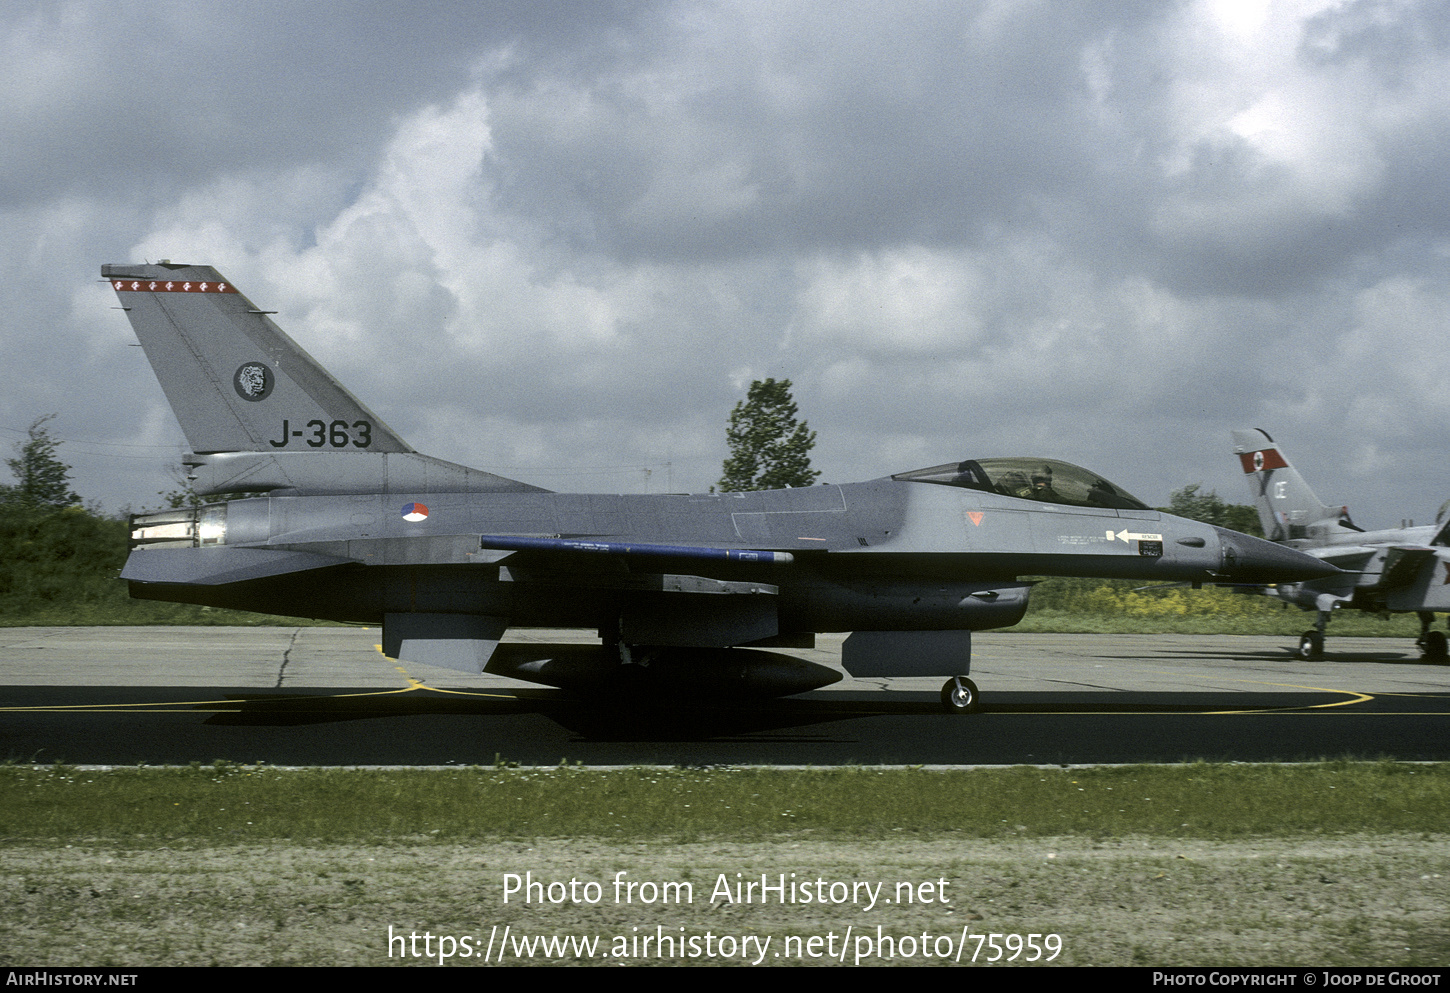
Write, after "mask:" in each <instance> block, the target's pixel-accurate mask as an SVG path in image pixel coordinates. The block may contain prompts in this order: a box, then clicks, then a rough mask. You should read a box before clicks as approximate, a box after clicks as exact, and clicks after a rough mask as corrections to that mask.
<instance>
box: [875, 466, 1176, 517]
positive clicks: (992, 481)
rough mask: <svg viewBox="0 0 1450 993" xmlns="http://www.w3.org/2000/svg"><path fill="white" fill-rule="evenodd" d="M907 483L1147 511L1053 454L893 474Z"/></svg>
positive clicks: (1134, 499)
mask: <svg viewBox="0 0 1450 993" xmlns="http://www.w3.org/2000/svg"><path fill="white" fill-rule="evenodd" d="M891 478H892V479H899V480H901V481H903V482H908V483H941V484H942V485H943V486H961V487H964V488H966V489H969V490H982V491H984V492H986V493H1000V494H1001V495H1002V496H1009V497H1018V498H1020V499H1023V500H1040V501H1042V502H1043V503H1060V504H1065V505H1067V506H1069V507H1107V508H1109V509H1111V510H1151V509H1152V508H1151V507H1149V506H1148V505H1147V504H1145V503H1143V501H1141V500H1139V499H1138V498H1137V497H1135V496H1133V495H1132V494H1131V493H1128V492H1127V491H1126V490H1123V489H1121V488H1120V487H1117V486H1114V485H1113V484H1112V483H1110V482H1108V481H1107V480H1106V479H1104V478H1103V477H1101V476H1099V475H1097V474H1096V473H1091V472H1088V471H1087V470H1086V469H1084V468H1082V467H1081V466H1076V465H1073V464H1072V463H1070V462H1059V461H1057V460H1056V459H1030V458H1003V459H967V460H966V461H965V462H948V463H947V464H946V465H935V466H932V467H931V468H930V469H917V470H915V471H914V472H902V473H897V474H896V475H894V476H892V477H891Z"/></svg>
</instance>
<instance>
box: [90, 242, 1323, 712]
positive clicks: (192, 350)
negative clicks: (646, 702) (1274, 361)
mask: <svg viewBox="0 0 1450 993" xmlns="http://www.w3.org/2000/svg"><path fill="white" fill-rule="evenodd" d="M101 272H102V275H103V276H104V277H105V278H106V279H107V280H108V281H109V282H110V283H111V286H112V287H113V288H114V289H115V290H116V293H117V295H118V296H119V298H120V300H121V304H122V307H123V309H124V310H125V311H126V315H127V317H129V318H130V320H131V325H132V327H133V328H134V329H135V332H136V336H137V337H138V338H139V339H140V342H141V345H142V347H143V348H144V349H145V351H146V356H147V358H148V359H149V360H150V361H151V365H152V368H153V369H154V370H155V371H156V375H157V377H158V379H160V381H161V386H162V389H163V390H164V391H165V393H166V397H167V399H168V400H169V401H170V403H171V407H172V409H173V410H174V411H175V413H176V416H177V419H178V420H179V421H180V422H181V427H182V430H183V431H184V432H185V434H186V439H187V442H188V444H189V445H190V447H191V449H192V453H191V454H188V455H187V456H186V457H185V459H184V462H185V464H186V466H187V468H188V470H189V476H190V478H191V479H192V480H193V486H194V488H195V491H196V492H197V493H198V494H200V495H203V496H211V495H223V494H237V493H244V492H247V493H255V492H264V493H266V494H267V495H266V496H265V497H260V498H258V497H253V498H248V499H233V500H230V501H226V502H217V503H211V504H208V505H206V506H204V507H202V508H201V509H199V510H195V511H192V510H181V511H171V512H166V513H160V514H149V515H145V516H142V517H137V518H135V520H134V522H133V528H132V549H133V551H132V553H131V555H130V558H129V559H128V560H127V563H126V567H125V570H124V571H123V572H122V576H123V578H125V579H127V580H128V581H129V582H130V589H131V595H132V596H135V597H141V598H147V599H156V600H172V601H179V602H185V603H199V604H210V605H213V606H219V607H235V608H240V609H244V610H254V611H262V612H265V613H271V614H284V615H292V616H301V617H317V618H330V619H333V620H338V621H349V622H358V623H364V624H380V625H381V626H382V631H383V636H382V643H383V650H384V652H385V653H386V654H387V655H389V656H391V657H394V658H401V659H407V660H410V661H413V662H420V663H426V664H429V665H437V666H445V667H448V668H453V669H460V670H463V671H467V672H473V673H477V672H480V671H487V672H490V673H497V674H501V675H508V676H514V677H518V678H522V679H527V680H532V681H535V682H540V683H545V684H549V685H554V686H563V687H566V688H572V689H586V690H587V689H595V688H600V687H614V686H619V685H624V686H630V687H633V686H653V685H661V684H662V685H665V686H667V687H670V688H671V689H673V690H674V691H675V692H683V693H690V692H696V693H699V692H705V693H711V694H720V693H727V694H728V693H735V692H738V693H753V694H761V695H785V694H790V693H797V692H802V691H804V690H807V689H812V688H815V687H817V686H821V685H825V684H827V683H830V682H834V681H836V680H837V679H839V678H840V677H839V674H838V673H837V672H835V670H833V669H828V668H826V667H824V666H817V665H815V664H813V663H809V662H806V661H804V660H802V659H799V658H797V657H794V656H790V655H785V654H781V653H779V652H772V651H769V649H771V648H802V647H810V646H811V645H812V644H813V643H814V636H815V634H816V633H817V632H826V631H850V632H852V634H851V635H850V636H849V637H848V638H847V639H846V641H845V645H844V648H843V652H842V662H843V664H844V666H845V668H846V670H847V671H848V672H850V673H851V674H853V675H855V676H858V677H899V676H950V677H951V678H950V679H948V680H947V682H946V685H945V686H944V687H943V689H942V700H943V703H944V704H945V706H946V707H947V708H948V709H950V710H954V711H971V710H974V709H976V708H977V706H978V701H979V696H978V692H977V687H976V686H975V684H973V682H972V681H971V679H970V678H968V675H969V673H970V656H971V632H972V631H975V630H982V629H984V628H998V627H1007V626H1009V625H1012V624H1015V623H1016V622H1017V621H1018V620H1020V619H1021V618H1022V615H1023V613H1024V612H1025V611H1026V609H1027V596H1028V592H1029V590H1030V589H1031V585H1032V584H1031V582H1030V581H1028V580H1026V579H1024V578H1022V577H1024V576H1040V575H1065V576H1106V577H1122V578H1132V579H1144V580H1184V581H1189V582H1214V581H1225V580H1236V581H1241V582H1274V581H1293V580H1304V579H1314V578H1318V577H1321V576H1323V575H1326V574H1330V573H1333V572H1335V571H1336V570H1335V569H1334V568H1333V567H1332V566H1328V565H1325V564H1324V563H1322V562H1320V561H1319V560H1318V559H1315V558H1312V557H1310V556H1307V555H1303V554H1301V553H1299V552H1296V551H1294V550H1292V549H1287V548H1283V547H1281V546H1279V545H1275V544H1271V543H1269V542H1266V541H1262V540H1259V539H1255V538H1250V537H1247V536H1245V535H1241V534H1238V533H1236V532H1233V531H1227V530H1224V529H1222V528H1217V527H1211V526H1209V525H1206V524H1200V523H1197V522H1195V521H1189V520H1183V519H1181V518H1176V517H1171V516H1169V515H1167V514H1160V513H1159V512H1158V511H1156V510H1153V509H1151V508H1149V507H1147V506H1146V505H1144V504H1143V503H1142V502H1141V501H1139V500H1136V499H1134V498H1133V497H1132V496H1130V495H1129V494H1127V493H1125V492H1124V491H1123V490H1121V489H1120V488H1118V487H1117V486H1114V485H1113V484H1112V483H1109V482H1108V481H1107V480H1105V479H1103V478H1102V477H1100V476H1098V475H1096V474H1094V473H1091V472H1088V471H1087V470H1085V469H1080V468H1078V467H1077V466H1073V465H1069V464H1067V463H1064V462H1057V461H1053V460H1048V459H1038V458H1031V459H1028V458H998V459H987V458H984V459H976V460H973V459H968V460H965V461H957V462H952V463H950V464H947V465H940V466H934V467H932V468H929V469H920V470H917V471H915V472H906V473H901V474H899V475H895V476H891V477H886V478H882V479H876V480H872V481H870V482H865V483H856V484H852V485H846V486H825V485H822V486H812V487H807V488H801V489H787V490H773V491H765V492H753V493H720V494H709V495H684V494H680V495H638V496H628V495H623V496H622V495H591V494H577V493H552V492H550V491H548V490H544V489H541V488H539V487H537V486H531V485H529V484H527V483H521V482H516V481H514V480H512V479H505V478H504V477H502V476H496V475H494V474H493V473H489V472H481V471H479V470H476V469H470V468H467V467H465V466H460V465H455V464H452V463H449V462H444V461H441V460H439V459H435V458H430V457H429V456H426V455H421V454H419V453H418V452H415V451H414V450H413V449H412V448H410V447H409V446H408V445H407V444H406V443H405V442H404V441H403V440H402V439H401V438H400V437H398V436H397V435H396V434H394V433H393V432H392V431H391V430H389V428H388V426H387V425H386V424H384V423H383V422H382V421H381V420H379V419H378V418H377V416H376V415H374V414H373V413H372V412H371V411H369V410H368V409H367V408H366V407H364V406H363V405H362V404H361V403H359V402H358V400H357V399H356V398H354V397H353V396H352V395H351V394H350V393H348V392H347V391H346V390H345V389H343V387H342V386H341V385H339V384H338V382H337V381H336V380H334V379H333V378H332V377H331V376H330V375H329V374H328V373H327V372H326V371H325V370H323V369H322V368H321V367H320V366H319V365H318V364H317V363H316V362H315V361H314V360H313V359H311V358H310V357H309V356H308V355H307V354H306V353H305V352H304V351H303V350H302V349H301V348H299V347H298V346H297V345H296V344H295V343H294V342H293V341H292V339H291V338H289V337H287V335H285V334H283V333H282V331H280V330H279V329H278V328H277V326H276V325H275V324H274V323H273V322H272V320H271V318H270V317H269V316H268V313H269V312H267V311H264V310H262V309H261V308H259V307H257V306H254V305H253V304H252V302H251V301H250V300H248V299H247V298H246V297H245V296H243V295H242V294H241V293H239V292H238V291H237V288H236V287H235V286H233V285H232V284H231V283H230V282H228V281H226V279H225V278H224V277H223V276H222V275H221V274H220V273H218V272H217V271H216V270H215V269H212V268H210V267H208V266H192V265H178V264H174V263H171V262H166V261H163V262H161V263H160V264H158V265H107V266H103V267H102V269H101ZM510 627H551V628H560V627H562V628H591V629H594V630H597V631H598V632H599V637H600V639H601V644H600V645H598V646H575V647H574V648H573V649H571V648H569V647H568V646H548V645H544V646H539V645H520V644H512V643H510V644H505V645H500V644H499V642H500V639H501V638H502V637H503V635H504V632H505V631H506V630H507V629H509V628H510Z"/></svg>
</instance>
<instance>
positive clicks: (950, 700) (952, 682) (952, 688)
mask: <svg viewBox="0 0 1450 993" xmlns="http://www.w3.org/2000/svg"><path fill="white" fill-rule="evenodd" d="M941 705H942V706H943V707H945V708H946V709H947V710H948V711H949V712H950V713H953V714H975V713H976V712H977V711H978V710H980V709H981V707H982V695H981V693H980V692H978V690H977V684H976V683H974V682H972V681H971V680H970V679H968V678H967V677H966V676H953V677H952V678H951V679H948V680H947V681H946V685H944V686H943V687H942V688H941Z"/></svg>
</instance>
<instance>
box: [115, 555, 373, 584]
mask: <svg viewBox="0 0 1450 993" xmlns="http://www.w3.org/2000/svg"><path fill="white" fill-rule="evenodd" d="M352 564H354V563H353V562H352V560H350V559H343V558H337V557H335V556H332V555H318V554H316V553H314V552H297V551H284V550H281V549H271V548H228V547H227V546H225V545H219V546H215V547H212V548H142V549H140V550H138V551H134V552H132V553H131V557H130V558H128V559H127V560H126V567H125V568H124V569H122V570H121V578H122V579H125V580H128V581H129V582H133V583H181V584H186V585H192V586H221V585H223V584H225V583H241V582H245V581H246V580H249V579H265V578H267V577H269V576H284V575H287V574H288V573H293V572H308V571H310V570H312V569H326V568H329V567H330V566H335V565H352Z"/></svg>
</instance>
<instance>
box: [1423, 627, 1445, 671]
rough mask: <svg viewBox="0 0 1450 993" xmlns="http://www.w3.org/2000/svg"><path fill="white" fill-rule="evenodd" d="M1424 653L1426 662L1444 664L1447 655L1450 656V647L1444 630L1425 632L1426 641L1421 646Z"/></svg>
mask: <svg viewBox="0 0 1450 993" xmlns="http://www.w3.org/2000/svg"><path fill="white" fill-rule="evenodd" d="M1420 650H1421V651H1422V652H1423V653H1424V654H1423V656H1422V657H1423V658H1424V659H1425V661H1426V662H1435V663H1438V664H1440V665H1444V664H1445V662H1446V660H1447V657H1450V647H1447V639H1446V638H1445V632H1444V631H1427V632H1425V642H1424V644H1422V645H1421V646H1420Z"/></svg>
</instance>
